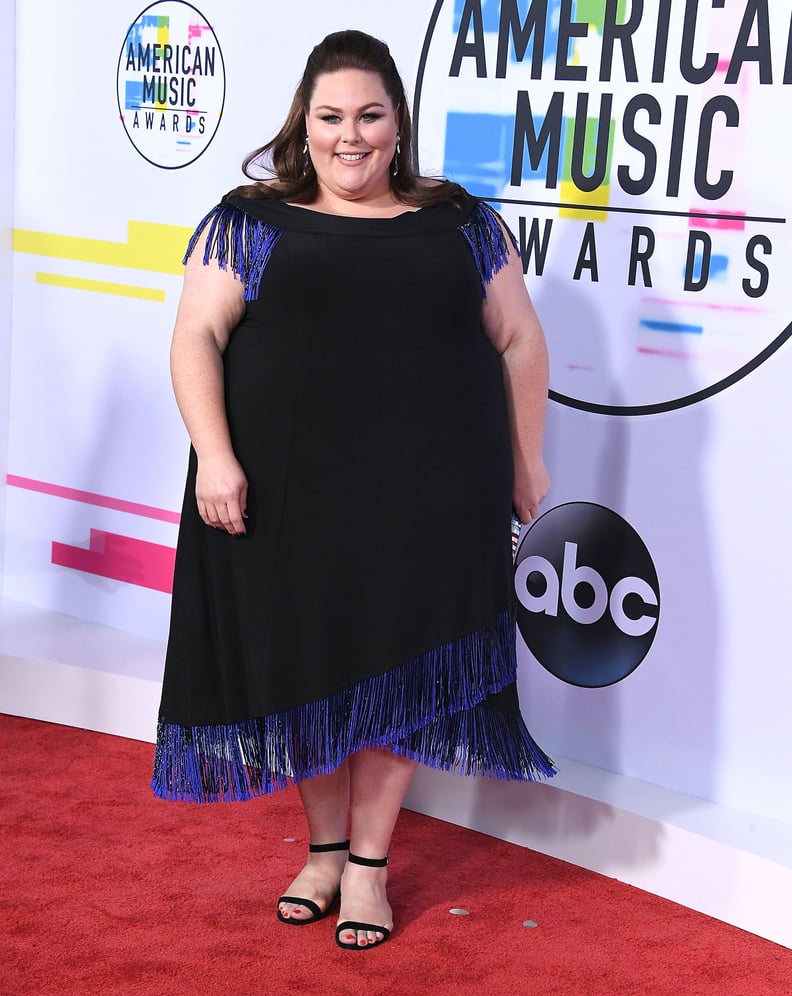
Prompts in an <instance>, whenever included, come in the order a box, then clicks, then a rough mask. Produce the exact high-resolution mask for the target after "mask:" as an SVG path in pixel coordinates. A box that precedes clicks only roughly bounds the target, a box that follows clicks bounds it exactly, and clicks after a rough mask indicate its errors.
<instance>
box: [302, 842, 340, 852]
mask: <svg viewBox="0 0 792 996" xmlns="http://www.w3.org/2000/svg"><path fill="white" fill-rule="evenodd" d="M308 850H309V851H310V852H311V854H322V853H323V852H324V851H348V850H349V841H348V840H339V841H338V842H337V843H335V844H309V845H308Z"/></svg>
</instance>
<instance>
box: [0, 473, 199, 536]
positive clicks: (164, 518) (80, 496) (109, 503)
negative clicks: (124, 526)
mask: <svg viewBox="0 0 792 996" xmlns="http://www.w3.org/2000/svg"><path fill="white" fill-rule="evenodd" d="M6 483H7V484H8V485H9V486H10V487H12V488H23V489H24V490H25V491H38V492H39V493H41V494H44V495H54V496H55V497H56V498H66V499H68V500H69V501H79V502H82V503H83V504H84V505H98V506H99V507H100V508H112V509H113V510H114V511H116V512H129V513H130V514H131V515H140V516H143V518H146V519H159V520H160V521H161V522H173V523H175V524H176V525H178V524H179V520H180V518H181V516H180V515H179V513H178V512H170V511H169V510H168V509H166V508H155V507H154V506H153V505H141V504H140V503H139V502H136V501H125V500H124V499H123V498H111V497H110V496H109V495H97V494H94V493H93V492H92V491H78V490H77V488H66V487H63V486H61V485H60V484H50V483H48V482H47V481H34V480H33V479H32V478H30V477H18V476H17V475H16V474H8V475H7V476H6Z"/></svg>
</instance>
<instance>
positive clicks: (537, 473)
mask: <svg viewBox="0 0 792 996" xmlns="http://www.w3.org/2000/svg"><path fill="white" fill-rule="evenodd" d="M549 490H550V475H549V474H548V473H547V468H546V467H545V465H544V461H543V460H541V459H539V460H537V461H536V462H535V463H534V464H532V465H531V466H525V467H520V468H515V473H514V495H513V498H512V502H513V504H514V511H515V512H516V513H517V517H518V518H519V520H520V522H526V523H527V522H532V521H533V520H534V519H535V518H536V517H537V516H538V515H539V505H540V504H541V503H542V501H543V500H544V498H545V496H546V495H547V492H548V491H549Z"/></svg>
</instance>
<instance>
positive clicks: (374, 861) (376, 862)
mask: <svg viewBox="0 0 792 996" xmlns="http://www.w3.org/2000/svg"><path fill="white" fill-rule="evenodd" d="M347 861H350V862H351V863H352V864H353V865H365V866H366V867H367V868H384V867H385V865H387V863H388V855H387V854H386V855H385V857H384V858H361V856H360V855H359V854H353V853H352V852H351V851H350V852H349V857H348V858H347Z"/></svg>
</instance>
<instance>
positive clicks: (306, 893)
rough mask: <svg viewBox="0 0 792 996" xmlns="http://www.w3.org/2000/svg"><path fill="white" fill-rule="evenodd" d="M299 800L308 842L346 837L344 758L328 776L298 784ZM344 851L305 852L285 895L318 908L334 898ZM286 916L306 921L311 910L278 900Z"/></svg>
mask: <svg viewBox="0 0 792 996" xmlns="http://www.w3.org/2000/svg"><path fill="white" fill-rule="evenodd" d="M297 788H298V791H299V793H300V799H301V800H302V804H303V809H304V810H305V815H306V818H307V820H308V833H309V835H310V842H311V843H312V844H332V843H335V842H337V841H342V840H346V837H347V822H348V819H349V767H348V763H347V762H346V761H345V762H344V763H343V764H342V765H341V766H340V767H338V768H336V770H335V771H333V772H331V773H330V774H329V775H319V776H317V777H316V778H308V779H306V780H305V781H302V782H300V783H299V785H298V787H297ZM346 859H347V852H346V851H345V850H344V851H323V852H320V853H317V854H310V853H309V855H308V860H307V861H306V863H305V867H304V868H303V870H302V871H301V872H300V874H299V875H298V876H297V878H295V880H294V881H293V882H292V884H291V885H290V886H289V888H288V889H287V890H286V893H285V895H288V896H300V897H302V898H303V899H310V900H312V901H313V902H315V903H316V904H317V905H318V906H319V908H320V909H321V910H325V909H327V907H328V906H329V905H330V903H332V901H333V900H334V899H335V896H336V893H337V892H338V885H339V882H340V881H341V872H342V871H343V869H344V865H345V864H346ZM279 909H280V911H281V913H282V914H283V916H284V917H286V919H290V920H308V919H310V918H311V917H312V916H313V913H312V912H311V910H309V909H308V908H307V907H305V906H301V905H300V904H299V903H281V904H280V906H279Z"/></svg>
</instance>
